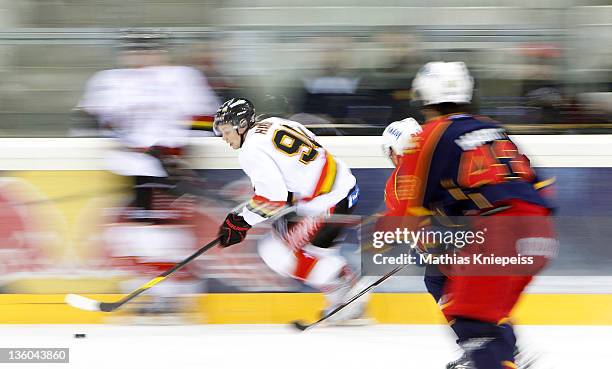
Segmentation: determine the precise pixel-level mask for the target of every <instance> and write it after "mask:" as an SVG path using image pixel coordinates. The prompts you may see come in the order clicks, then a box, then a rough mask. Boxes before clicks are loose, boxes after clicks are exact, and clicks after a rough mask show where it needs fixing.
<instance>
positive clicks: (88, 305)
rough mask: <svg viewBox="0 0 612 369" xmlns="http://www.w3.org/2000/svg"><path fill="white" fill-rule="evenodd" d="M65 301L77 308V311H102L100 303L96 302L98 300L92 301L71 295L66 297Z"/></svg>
mask: <svg viewBox="0 0 612 369" xmlns="http://www.w3.org/2000/svg"><path fill="white" fill-rule="evenodd" d="M64 300H65V301H66V303H67V304H68V305H70V306H72V307H75V308H77V309H81V310H89V311H100V302H99V301H96V300H93V299H90V298H87V297H84V296H80V295H75V294H73V293H69V294H67V295H66V298H65V299H64Z"/></svg>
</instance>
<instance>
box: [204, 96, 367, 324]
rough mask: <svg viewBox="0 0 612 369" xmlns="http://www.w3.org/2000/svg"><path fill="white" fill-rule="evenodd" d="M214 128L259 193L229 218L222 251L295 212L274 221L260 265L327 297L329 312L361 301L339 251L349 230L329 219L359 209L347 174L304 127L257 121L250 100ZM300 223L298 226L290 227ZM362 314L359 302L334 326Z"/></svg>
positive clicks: (228, 105)
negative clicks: (261, 225)
mask: <svg viewBox="0 0 612 369" xmlns="http://www.w3.org/2000/svg"><path fill="white" fill-rule="evenodd" d="M214 128H215V131H216V132H217V134H219V135H221V136H223V139H224V140H225V141H226V142H227V143H228V144H229V145H230V146H231V147H232V148H233V149H235V150H239V151H240V152H239V157H238V158H239V162H240V167H241V168H242V169H243V170H244V172H245V173H246V174H247V175H248V177H249V178H250V180H251V182H252V184H253V187H254V190H255V194H254V196H253V197H252V198H251V200H250V201H249V202H248V203H247V204H246V205H245V206H244V207H243V208H242V209H241V210H240V211H238V212H236V213H230V214H228V215H227V217H226V219H225V220H224V222H223V224H222V225H221V227H220V229H219V235H220V236H221V241H220V244H221V246H222V247H227V246H230V245H233V244H236V243H239V242H241V241H243V240H244V238H245V236H246V233H247V232H248V230H249V229H250V228H251V227H252V226H254V225H256V224H258V223H260V222H263V221H265V220H266V219H268V218H270V217H271V216H273V215H274V214H275V213H276V212H278V211H280V210H282V209H285V208H286V207H287V206H294V207H295V213H294V214H292V216H285V217H282V218H281V219H280V220H277V221H275V223H274V226H273V227H274V229H275V231H274V232H271V233H270V234H268V235H267V236H266V237H265V238H264V239H263V240H261V241H260V242H259V243H258V252H259V255H260V256H261V258H262V259H263V260H264V261H265V263H266V264H267V265H268V266H269V267H270V268H271V269H272V270H274V271H275V272H277V273H278V274H280V275H283V276H287V277H292V278H295V279H298V280H300V281H302V282H303V283H305V284H307V285H309V286H311V287H314V288H316V289H318V290H320V291H322V292H323V293H324V295H325V297H326V299H327V302H328V309H332V308H334V307H336V306H337V305H339V304H341V303H343V302H344V301H346V299H347V298H350V297H352V296H353V295H354V294H356V293H357V292H358V291H357V289H358V288H359V287H358V286H360V285H361V284H360V283H357V278H356V276H355V275H354V273H353V272H352V271H351V269H350V267H349V266H348V264H347V261H346V259H345V258H344V257H342V256H341V255H340V253H339V250H338V249H337V248H336V247H333V246H334V241H335V239H336V237H337V236H338V235H339V234H340V232H341V231H342V229H343V227H344V225H342V224H339V223H335V222H333V221H332V222H330V221H329V215H331V214H350V213H351V212H352V211H353V210H354V206H355V204H356V203H357V200H358V197H359V188H358V186H357V182H356V179H355V177H354V176H353V174H352V173H351V171H350V169H349V167H348V166H347V165H346V164H344V163H343V162H342V161H340V160H338V159H337V158H335V157H334V156H333V155H332V154H331V153H330V152H329V151H327V150H326V149H325V148H323V147H322V146H321V145H319V144H318V143H317V142H316V137H315V136H314V134H312V133H311V132H310V131H309V130H308V129H306V128H305V127H304V126H303V125H301V124H299V123H297V122H293V121H290V120H286V119H281V118H267V119H264V120H261V121H257V120H256V116H255V109H254V107H253V105H252V104H251V102H249V101H248V100H246V99H231V100H228V101H226V102H225V103H224V104H223V105H222V106H221V107H220V108H219V110H218V111H217V115H216V116H215V121H214ZM296 216H297V217H298V219H299V220H297V221H294V220H292V217H296ZM364 306H365V302H364V301H360V302H358V303H356V304H354V305H353V306H350V308H346V309H344V310H343V311H342V312H343V313H342V314H341V313H338V314H336V315H337V318H336V319H335V320H333V322H334V323H337V324H341V323H351V324H355V323H358V322H361V321H362V320H361V319H358V318H361V317H362V314H363V309H364ZM336 315H335V316H334V317H336Z"/></svg>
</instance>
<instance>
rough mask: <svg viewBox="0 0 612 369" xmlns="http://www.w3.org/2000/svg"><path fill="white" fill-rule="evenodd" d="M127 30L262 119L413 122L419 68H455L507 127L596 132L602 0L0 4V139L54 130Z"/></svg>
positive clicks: (600, 122)
mask: <svg viewBox="0 0 612 369" xmlns="http://www.w3.org/2000/svg"><path fill="white" fill-rule="evenodd" d="M127 27H130V28H133V27H155V28H162V29H163V30H164V31H167V32H168V34H169V35H170V38H171V50H170V52H171V53H172V56H173V57H174V60H175V62H176V63H179V64H188V65H193V66H197V67H199V68H200V69H201V70H202V71H203V72H204V73H205V74H206V75H207V77H208V79H209V83H211V85H212V86H213V87H214V88H215V90H216V92H217V93H218V94H219V95H220V96H221V97H229V96H234V95H245V96H248V97H250V98H252V99H253V100H255V102H256V104H257V106H258V107H260V110H262V111H266V112H271V113H277V114H283V115H295V114H298V113H307V114H309V115H308V117H309V118H308V119H309V120H310V121H315V120H314V117H319V118H322V121H321V122H323V123H330V122H331V123H340V124H342V123H357V124H373V125H384V124H386V123H388V122H390V121H392V120H394V119H395V118H403V117H405V116H406V115H407V114H414V111H413V110H411V108H410V107H409V105H408V104H407V102H408V101H409V88H410V82H411V79H412V77H413V76H414V73H415V72H416V70H417V69H418V67H419V66H420V65H421V64H423V63H424V62H426V61H429V60H439V59H442V60H463V61H465V62H466V63H467V64H468V66H469V67H470V68H471V70H472V72H473V74H474V75H475V77H476V80H477V95H478V99H477V101H476V102H477V108H478V110H479V111H480V112H482V113H485V114H489V115H492V116H493V117H494V118H497V119H499V120H501V121H502V122H504V123H508V124H513V125H514V126H513V129H514V131H515V132H535V131H538V132H541V131H544V133H567V132H570V133H575V132H606V131H607V129H609V126H608V123H610V112H611V111H612V99H611V98H610V93H609V91H610V90H611V88H610V87H611V85H612V55H611V53H612V47H611V46H612V3H611V2H610V1H609V0H588V1H587V0H583V1H570V0H555V1H553V0H545V1H526V0H513V1H491V0H468V1H460V2H459V1H452V0H434V1H424V0H377V1H373V0H350V1H349V0H334V1H324V0H309V1H302V0H294V1H281V0H248V1H247V0H204V1H193V0H191V1H190V0H181V1H170V0H127V1H118V0H81V1H76V0H62V1H60V0H2V1H0V135H2V136H4V137H7V136H57V137H61V136H65V135H67V133H68V131H69V127H70V120H69V119H68V116H69V112H70V110H71V108H72V107H74V105H75V104H76V103H77V101H78V99H79V96H80V94H81V93H82V90H83V87H84V84H85V81H86V80H87V78H88V77H89V76H91V75H92V74H93V73H94V72H95V71H98V70H101V69H107V68H113V67H116V66H117V63H116V60H115V52H116V51H115V46H116V44H117V42H116V40H117V38H118V36H119V34H120V33H119V30H120V29H124V28H127Z"/></svg>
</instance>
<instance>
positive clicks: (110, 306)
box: [100, 237, 221, 312]
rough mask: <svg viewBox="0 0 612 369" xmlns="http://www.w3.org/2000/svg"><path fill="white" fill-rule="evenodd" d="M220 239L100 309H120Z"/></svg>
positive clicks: (107, 310) (103, 303) (213, 245)
mask: <svg viewBox="0 0 612 369" xmlns="http://www.w3.org/2000/svg"><path fill="white" fill-rule="evenodd" d="M220 240H221V237H217V238H215V239H214V240H212V241H210V242H209V243H207V244H206V245H204V246H202V247H201V248H200V249H199V250H198V251H196V252H194V253H193V254H191V255H190V256H189V257H187V258H186V259H185V260H183V261H181V262H180V263H177V264H175V265H174V266H173V267H172V268H170V269H168V270H166V271H165V272H163V273H162V274H160V275H158V276H157V277H155V278H153V279H151V280H150V281H149V282H147V283H145V284H143V285H142V286H140V287H139V288H138V289H136V290H135V291H134V292H132V293H130V294H129V295H127V296H125V297H124V298H122V299H121V300H119V301H117V302H101V303H100V310H101V311H105V312H111V311H113V310H116V309H118V308H119V307H120V306H121V305H123V304H125V303H127V302H128V301H130V300H132V299H134V298H135V297H137V296H138V295H140V294H141V293H143V292H145V291H146V290H148V289H149V288H151V287H153V286H155V285H156V284H158V283H159V282H161V281H163V280H164V279H166V278H167V277H168V276H169V275H170V274H172V273H174V272H176V271H177V270H179V269H181V268H182V267H184V266H185V265H187V264H189V263H190V262H191V261H192V260H193V259H195V258H197V257H198V256H200V255H202V254H203V253H205V252H206V251H208V250H210V249H212V248H213V247H215V246H216V245H217V244H218V243H219V241H220Z"/></svg>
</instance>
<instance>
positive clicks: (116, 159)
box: [74, 30, 220, 312]
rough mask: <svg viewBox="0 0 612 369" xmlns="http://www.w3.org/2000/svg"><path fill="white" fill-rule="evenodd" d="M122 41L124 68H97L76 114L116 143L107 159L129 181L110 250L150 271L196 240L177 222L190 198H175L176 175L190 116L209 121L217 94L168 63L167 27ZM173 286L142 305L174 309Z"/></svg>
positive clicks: (181, 173) (191, 72)
mask: <svg viewBox="0 0 612 369" xmlns="http://www.w3.org/2000/svg"><path fill="white" fill-rule="evenodd" d="M120 41H121V44H120V50H119V63H120V65H121V66H122V68H118V69H110V70H104V71H101V72H98V73H96V74H95V75H94V76H93V77H92V78H91V79H90V80H89V81H88V83H87V86H86V89H85V93H84V95H83V97H82V99H81V101H80V102H79V104H78V106H77V108H76V109H75V112H74V116H75V117H76V119H77V120H79V122H81V124H80V126H82V125H83V124H82V122H94V124H96V125H97V126H98V127H100V128H101V129H103V130H106V132H107V133H110V135H111V136H112V137H115V138H116V139H117V141H118V142H119V144H120V149H119V150H115V151H113V152H112V153H111V154H110V158H109V166H110V170H111V171H113V172H114V173H116V174H119V175H122V176H125V177H128V178H129V179H130V180H131V181H132V185H133V186H132V188H133V200H132V201H131V203H130V204H129V206H128V207H127V209H125V210H124V211H123V212H122V214H121V215H120V216H119V219H117V220H116V222H117V223H118V224H117V226H116V227H114V228H111V229H110V231H109V232H110V234H107V235H105V237H106V238H107V239H110V240H111V241H110V242H111V243H114V244H115V245H114V246H113V250H114V251H113V252H112V256H113V257H114V258H116V259H117V260H120V261H121V264H122V265H124V264H127V265H130V266H132V267H135V268H136V269H135V270H139V271H140V272H142V274H143V277H145V276H146V278H149V277H150V275H151V274H157V273H158V272H159V271H161V270H165V269H167V268H168V267H169V266H170V265H171V264H172V263H174V262H175V261H177V258H179V259H180V258H182V257H183V256H185V255H188V253H189V252H190V251H189V250H190V249H191V248H192V247H193V246H194V239H193V236H192V234H191V232H192V231H191V230H190V229H188V228H187V227H185V226H184V225H183V224H182V223H184V222H185V221H186V218H189V210H188V206H187V204H184V203H181V201H178V202H177V198H180V195H181V193H180V191H179V190H178V185H177V183H178V182H180V181H181V180H183V179H184V177H185V176H186V175H187V172H186V171H185V170H184V169H183V168H182V167H181V164H180V163H181V158H182V156H183V152H184V149H185V145H187V143H188V142H187V139H188V136H189V134H190V127H191V123H192V121H193V120H194V119H200V120H201V119H202V118H205V117H208V120H209V121H211V122H212V116H213V115H214V112H215V111H216V109H217V108H218V106H219V105H220V102H219V101H218V99H217V97H216V96H215V94H214V92H213V91H212V90H211V88H210V87H209V86H208V84H207V82H206V78H205V77H204V76H203V75H202V74H201V73H200V72H199V71H197V70H196V69H193V68H190V67H184V66H175V65H171V63H170V58H169V55H168V52H167V51H166V48H165V46H166V42H167V35H165V34H163V33H160V32H156V31H136V30H130V31H126V32H124V33H123V34H122V36H121V38H120ZM183 274H184V275H183V277H184V279H185V280H188V279H189V276H188V275H187V273H183ZM134 282H135V283H137V282H138V281H134ZM128 284H132V283H128ZM126 287H127V290H131V289H132V287H131V286H126ZM166 290H168V291H166ZM174 291H176V286H173V285H172V282H170V284H166V285H164V286H161V287H160V288H156V289H153V290H152V293H155V292H157V293H160V294H161V295H163V296H170V298H159V299H156V300H157V302H156V303H154V304H151V305H149V306H148V307H146V308H145V310H146V311H148V310H152V311H153V312H165V311H167V310H172V309H173V308H172V307H171V306H170V305H171V304H166V303H165V302H164V301H172V297H171V296H172V295H173V294H174ZM163 296H162V297H163Z"/></svg>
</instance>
